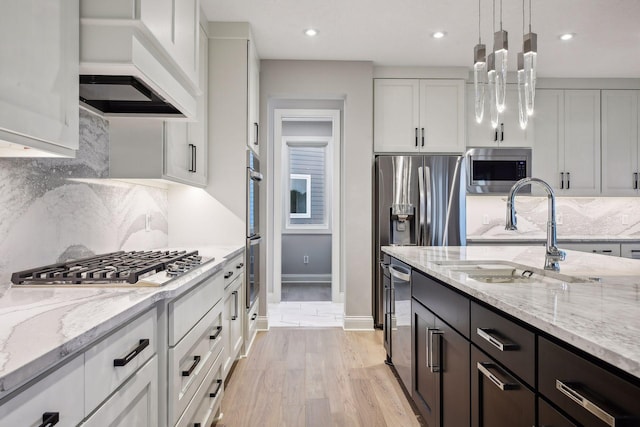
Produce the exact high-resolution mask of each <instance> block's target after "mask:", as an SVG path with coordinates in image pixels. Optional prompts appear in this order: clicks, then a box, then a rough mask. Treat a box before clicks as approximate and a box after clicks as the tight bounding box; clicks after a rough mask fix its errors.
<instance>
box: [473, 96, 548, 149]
mask: <svg viewBox="0 0 640 427" xmlns="http://www.w3.org/2000/svg"><path fill="white" fill-rule="evenodd" d="M474 96H475V94H474V90H473V86H472V85H467V104H466V105H467V146H468V147H531V146H532V145H533V127H534V120H533V119H530V120H529V123H528V125H527V128H526V129H524V130H523V129H522V128H521V127H520V120H519V119H518V88H517V87H516V86H514V85H507V95H506V101H505V102H506V108H505V111H504V112H503V113H502V114H500V116H499V120H498V123H499V124H498V128H497V129H493V128H492V127H491V113H490V107H489V105H488V104H489V101H488V99H487V100H485V110H484V119H483V120H482V123H478V122H476V114H475V106H474V104H475V101H474ZM487 98H488V97H487ZM537 111H538V109H537V108H536V114H537Z"/></svg>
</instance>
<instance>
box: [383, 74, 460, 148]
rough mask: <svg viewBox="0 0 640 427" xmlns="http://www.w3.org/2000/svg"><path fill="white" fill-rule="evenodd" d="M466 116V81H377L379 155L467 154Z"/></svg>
mask: <svg viewBox="0 0 640 427" xmlns="http://www.w3.org/2000/svg"><path fill="white" fill-rule="evenodd" d="M464 116H465V108H464V81H463V80H436V79H433V80H429V79H375V80H374V125H373V126H374V135H373V138H374V151H375V152H398V153H406V152H445V153H457V152H463V151H464V150H465V131H464V124H465V118H464Z"/></svg>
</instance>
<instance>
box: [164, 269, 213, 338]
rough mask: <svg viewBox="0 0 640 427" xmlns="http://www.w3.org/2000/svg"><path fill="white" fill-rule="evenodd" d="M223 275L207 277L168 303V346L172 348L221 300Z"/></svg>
mask: <svg viewBox="0 0 640 427" xmlns="http://www.w3.org/2000/svg"><path fill="white" fill-rule="evenodd" d="M223 293H224V278H223V273H222V272H218V273H216V274H215V275H213V276H209V277H207V278H206V279H204V280H203V281H202V282H201V283H199V284H197V285H196V286H194V287H193V288H192V289H191V290H189V292H187V293H185V294H183V295H181V296H179V297H178V298H176V299H175V300H173V301H171V302H170V303H169V346H170V347H173V346H174V345H176V344H177V343H178V341H180V340H181V339H182V337H184V335H185V334H186V333H187V332H188V331H189V330H190V329H191V328H193V325H195V324H196V323H198V321H199V320H200V319H202V317H203V316H204V315H205V314H206V313H207V312H208V311H209V310H211V308H212V307H213V306H214V305H215V304H216V303H217V302H218V301H220V300H221V299H222V295H223Z"/></svg>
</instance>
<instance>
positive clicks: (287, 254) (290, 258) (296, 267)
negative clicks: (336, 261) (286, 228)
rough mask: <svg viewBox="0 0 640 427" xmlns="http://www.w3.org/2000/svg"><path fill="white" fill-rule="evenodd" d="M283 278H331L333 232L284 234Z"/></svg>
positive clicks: (291, 279) (310, 279)
mask: <svg viewBox="0 0 640 427" xmlns="http://www.w3.org/2000/svg"><path fill="white" fill-rule="evenodd" d="M304 256H308V257H309V258H308V259H309V262H308V263H307V264H305V263H304ZM282 280H283V281H307V282H308V281H316V280H320V281H328V280H331V234H283V235H282Z"/></svg>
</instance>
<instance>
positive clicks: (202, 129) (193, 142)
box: [109, 27, 208, 187]
mask: <svg viewBox="0 0 640 427" xmlns="http://www.w3.org/2000/svg"><path fill="white" fill-rule="evenodd" d="M198 28H199V31H200V32H199V38H200V43H199V45H200V55H201V57H202V58H203V60H202V61H200V73H199V80H198V81H199V84H200V89H201V94H200V95H198V97H197V120H196V121H193V122H186V121H166V122H162V121H159V120H157V119H149V118H146V119H145V118H139V117H136V118H116V117H112V118H110V120H109V139H110V143H109V156H110V168H109V174H110V177H111V178H123V179H167V180H169V181H174V182H179V183H182V184H188V185H194V186H198V187H204V186H206V185H207V176H208V154H207V152H208V139H207V87H208V85H207V81H208V73H207V67H208V61H207V60H206V58H207V36H206V34H205V32H204V30H203V29H202V28H200V27H198Z"/></svg>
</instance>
